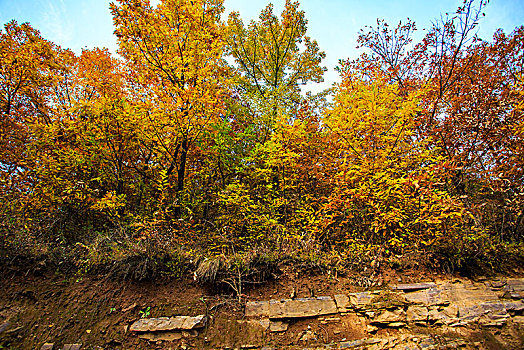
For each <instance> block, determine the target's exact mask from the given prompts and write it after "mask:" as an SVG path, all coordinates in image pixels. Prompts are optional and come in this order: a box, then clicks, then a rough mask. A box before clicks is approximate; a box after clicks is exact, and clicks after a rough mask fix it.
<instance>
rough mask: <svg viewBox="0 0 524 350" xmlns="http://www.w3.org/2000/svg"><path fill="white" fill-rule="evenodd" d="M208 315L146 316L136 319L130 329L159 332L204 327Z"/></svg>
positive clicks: (133, 330)
mask: <svg viewBox="0 0 524 350" xmlns="http://www.w3.org/2000/svg"><path fill="white" fill-rule="evenodd" d="M206 320H207V319H206V316H205V315H200V316H195V317H191V316H176V317H159V318H144V319H141V320H138V321H136V322H135V323H133V324H132V325H131V328H130V329H129V330H130V331H132V332H158V331H174V330H191V329H197V328H203V327H204V326H205V325H206Z"/></svg>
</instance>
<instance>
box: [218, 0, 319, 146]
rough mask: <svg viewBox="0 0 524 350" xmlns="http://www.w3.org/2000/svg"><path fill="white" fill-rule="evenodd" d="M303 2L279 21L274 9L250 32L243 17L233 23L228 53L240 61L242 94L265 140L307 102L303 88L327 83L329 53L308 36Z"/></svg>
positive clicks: (293, 5) (289, 4)
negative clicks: (279, 121)
mask: <svg viewBox="0 0 524 350" xmlns="http://www.w3.org/2000/svg"><path fill="white" fill-rule="evenodd" d="M298 7H299V3H298V1H295V2H291V1H290V0H287V1H286V5H285V8H284V11H283V12H282V14H281V17H280V18H278V17H277V16H276V15H274V14H273V5H271V4H269V5H268V6H267V7H266V8H265V9H264V10H263V11H262V13H261V14H260V18H259V21H251V23H250V24H249V25H248V26H247V27H246V26H244V23H243V22H242V20H241V19H240V15H239V13H238V12H233V13H231V14H230V16H229V20H228V37H227V38H228V39H227V40H228V46H229V52H230V54H231V55H232V56H233V57H234V59H235V62H236V72H237V73H238V79H239V82H238V83H239V84H238V89H239V91H240V95H241V98H242V100H243V102H245V103H246V104H247V105H248V106H249V107H250V108H251V112H252V113H253V114H255V115H257V117H258V118H259V120H258V121H257V123H256V124H257V126H258V128H259V129H260V131H261V132H262V135H261V141H265V140H266V139H267V138H268V135H269V133H270V132H271V131H272V129H273V127H274V125H275V122H276V120H277V118H278V117H279V116H286V115H290V114H291V113H292V111H294V110H296V109H297V108H298V106H299V105H300V103H301V101H302V100H303V96H302V95H301V90H300V85H305V84H307V83H308V82H317V83H318V82H322V81H323V78H322V75H323V73H324V71H325V70H326V68H324V67H321V66H320V63H321V61H322V59H324V58H325V56H326V55H325V53H324V52H322V51H320V49H319V47H318V44H317V42H316V41H315V40H312V39H311V38H310V37H309V36H307V35H306V31H307V20H306V18H305V15H304V11H300V10H299V9H298Z"/></svg>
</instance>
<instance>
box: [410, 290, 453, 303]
mask: <svg viewBox="0 0 524 350" xmlns="http://www.w3.org/2000/svg"><path fill="white" fill-rule="evenodd" d="M405 297H406V300H407V301H408V302H409V303H413V304H424V305H428V306H429V305H447V304H449V293H448V290H447V289H441V288H436V287H431V288H429V289H420V290H413V291H410V292H408V293H406V294H405Z"/></svg>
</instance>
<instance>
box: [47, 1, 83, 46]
mask: <svg viewBox="0 0 524 350" xmlns="http://www.w3.org/2000/svg"><path fill="white" fill-rule="evenodd" d="M40 4H41V8H42V28H41V29H42V32H45V37H46V38H48V39H49V40H51V41H53V42H55V43H57V44H60V45H61V46H65V47H68V46H69V44H70V43H71V41H72V40H73V36H74V32H75V25H74V22H73V20H72V17H71V16H72V14H68V12H67V8H66V6H65V3H64V0H43V1H41V2H40Z"/></svg>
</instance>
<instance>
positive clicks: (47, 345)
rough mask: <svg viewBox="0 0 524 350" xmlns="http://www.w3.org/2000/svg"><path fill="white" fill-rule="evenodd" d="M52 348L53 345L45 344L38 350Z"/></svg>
mask: <svg viewBox="0 0 524 350" xmlns="http://www.w3.org/2000/svg"><path fill="white" fill-rule="evenodd" d="M54 347H55V344H54V343H45V344H44V345H42V347H41V348H40V350H53V349H54Z"/></svg>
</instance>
